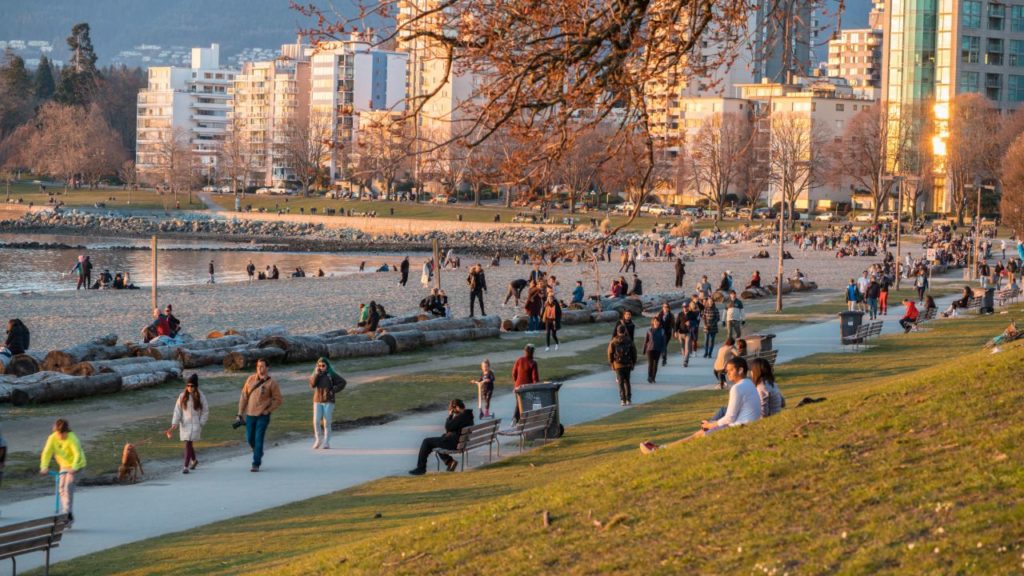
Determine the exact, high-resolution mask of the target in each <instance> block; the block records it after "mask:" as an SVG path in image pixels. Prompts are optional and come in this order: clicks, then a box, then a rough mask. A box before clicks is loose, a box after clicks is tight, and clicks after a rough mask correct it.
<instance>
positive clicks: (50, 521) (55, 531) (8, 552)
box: [0, 514, 68, 560]
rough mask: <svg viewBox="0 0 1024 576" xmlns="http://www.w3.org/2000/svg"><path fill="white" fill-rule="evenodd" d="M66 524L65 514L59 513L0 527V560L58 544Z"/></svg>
mask: <svg viewBox="0 0 1024 576" xmlns="http://www.w3.org/2000/svg"><path fill="white" fill-rule="evenodd" d="M67 525H68V516H67V514H60V515H58V516H47V517H46V518H38V519H36V520H28V521H25V522H19V523H17V524H11V525H9V526H4V527H2V528H0V560H6V559H8V558H13V557H14V556H18V555H21V554H25V553H28V552H38V551H41V550H46V549H48V548H55V547H57V546H59V545H60V538H61V536H62V535H63V534H64V529H65V528H66V527H67Z"/></svg>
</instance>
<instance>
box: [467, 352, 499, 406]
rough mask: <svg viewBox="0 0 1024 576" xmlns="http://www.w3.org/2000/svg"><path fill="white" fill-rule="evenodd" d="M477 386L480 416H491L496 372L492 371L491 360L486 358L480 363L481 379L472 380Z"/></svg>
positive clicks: (477, 402)
mask: <svg viewBox="0 0 1024 576" xmlns="http://www.w3.org/2000/svg"><path fill="white" fill-rule="evenodd" d="M470 383H471V384H476V388H477V401H476V404H477V406H476V407H477V410H478V411H479V412H480V418H481V419H483V418H491V417H492V416H493V414H491V395H492V394H494V372H492V371H491V361H490V360H484V361H483V362H481V363H480V379H479V380H470Z"/></svg>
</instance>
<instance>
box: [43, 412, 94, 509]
mask: <svg viewBox="0 0 1024 576" xmlns="http://www.w3.org/2000/svg"><path fill="white" fill-rule="evenodd" d="M51 460H56V462H57V466H58V468H59V469H60V482H59V483H58V485H57V493H58V495H59V496H60V513H61V514H67V515H68V528H71V523H72V522H74V521H75V515H74V513H73V511H72V505H73V504H74V498H75V477H76V476H77V474H78V473H79V472H80V471H81V470H82V468H85V465H86V461H85V452H84V451H82V443H81V442H79V440H78V436H76V435H75V433H74V432H72V431H71V426H70V425H69V424H68V421H67V420H65V419H63V418H58V419H57V421H56V422H54V423H53V433H52V434H50V436H49V437H48V438H47V439H46V445H45V446H43V454H42V456H40V458H39V474H40V476H46V475H47V474H49V472H50V461H51Z"/></svg>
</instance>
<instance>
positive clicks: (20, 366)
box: [0, 351, 46, 376]
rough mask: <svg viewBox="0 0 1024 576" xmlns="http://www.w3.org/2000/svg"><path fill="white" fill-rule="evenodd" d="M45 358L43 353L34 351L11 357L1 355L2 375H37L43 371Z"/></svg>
mask: <svg viewBox="0 0 1024 576" xmlns="http://www.w3.org/2000/svg"><path fill="white" fill-rule="evenodd" d="M45 358H46V357H45V356H44V355H43V354H42V353H40V352H34V351H27V352H25V353H24V354H15V355H14V356H11V357H8V356H6V355H2V354H0V374H8V375H11V376H28V375H29V374H35V373H36V372H39V371H40V370H42V369H43V368H42V367H43V360H44V359H45Z"/></svg>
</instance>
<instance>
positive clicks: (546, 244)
mask: <svg viewBox="0 0 1024 576" xmlns="http://www.w3.org/2000/svg"><path fill="white" fill-rule="evenodd" d="M0 231H4V232H19V231H21V232H48V233H62V232H63V233H83V232H84V233H97V232H99V233H102V234H103V235H104V236H119V237H144V236H149V235H152V234H158V235H166V236H172V237H173V236H177V235H187V236H188V237H190V238H208V239H219V240H223V239H225V238H226V237H227V238H234V239H237V240H239V241H250V240H260V241H268V240H273V241H276V242H278V243H281V242H283V243H286V244H287V245H288V246H289V248H291V249H294V250H308V251H322V250H367V249H372V250H381V251H396V252H397V251H405V250H429V249H430V248H431V246H432V244H433V241H434V240H435V239H437V240H439V241H440V243H441V245H442V246H444V247H445V248H446V249H447V248H454V249H455V250H456V251H462V252H473V253H477V254H503V255H509V254H511V253H512V252H514V251H527V250H531V249H535V250H540V249H548V250H551V249H552V247H559V248H564V247H565V246H566V245H567V244H568V243H580V242H587V241H594V240H598V239H599V238H600V237H601V234H600V233H597V232H568V231H552V230H545V231H542V230H538V229H536V228H519V227H512V226H510V227H507V228H498V229H493V230H486V231H479V230H477V231H468V230H467V231H456V232H448V233H444V232H439V231H433V232H429V233H424V234H413V233H403V234H377V235H375V234H369V233H367V232H363V231H360V230H356V229H352V228H328V227H325V226H323V225H322V224H312V223H307V222H281V221H262V220H231V219H228V220H221V219H215V218H207V217H199V218H191V219H184V218H164V219H158V218H147V217H142V216H126V215H115V214H106V215H102V214H91V213H82V212H77V211H74V210H72V211H68V212H62V213H54V212H36V213H32V214H26V215H25V216H23V217H22V218H19V219H17V220H8V221H4V222H0ZM619 238H620V239H628V238H627V237H626V236H620V237H619Z"/></svg>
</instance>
